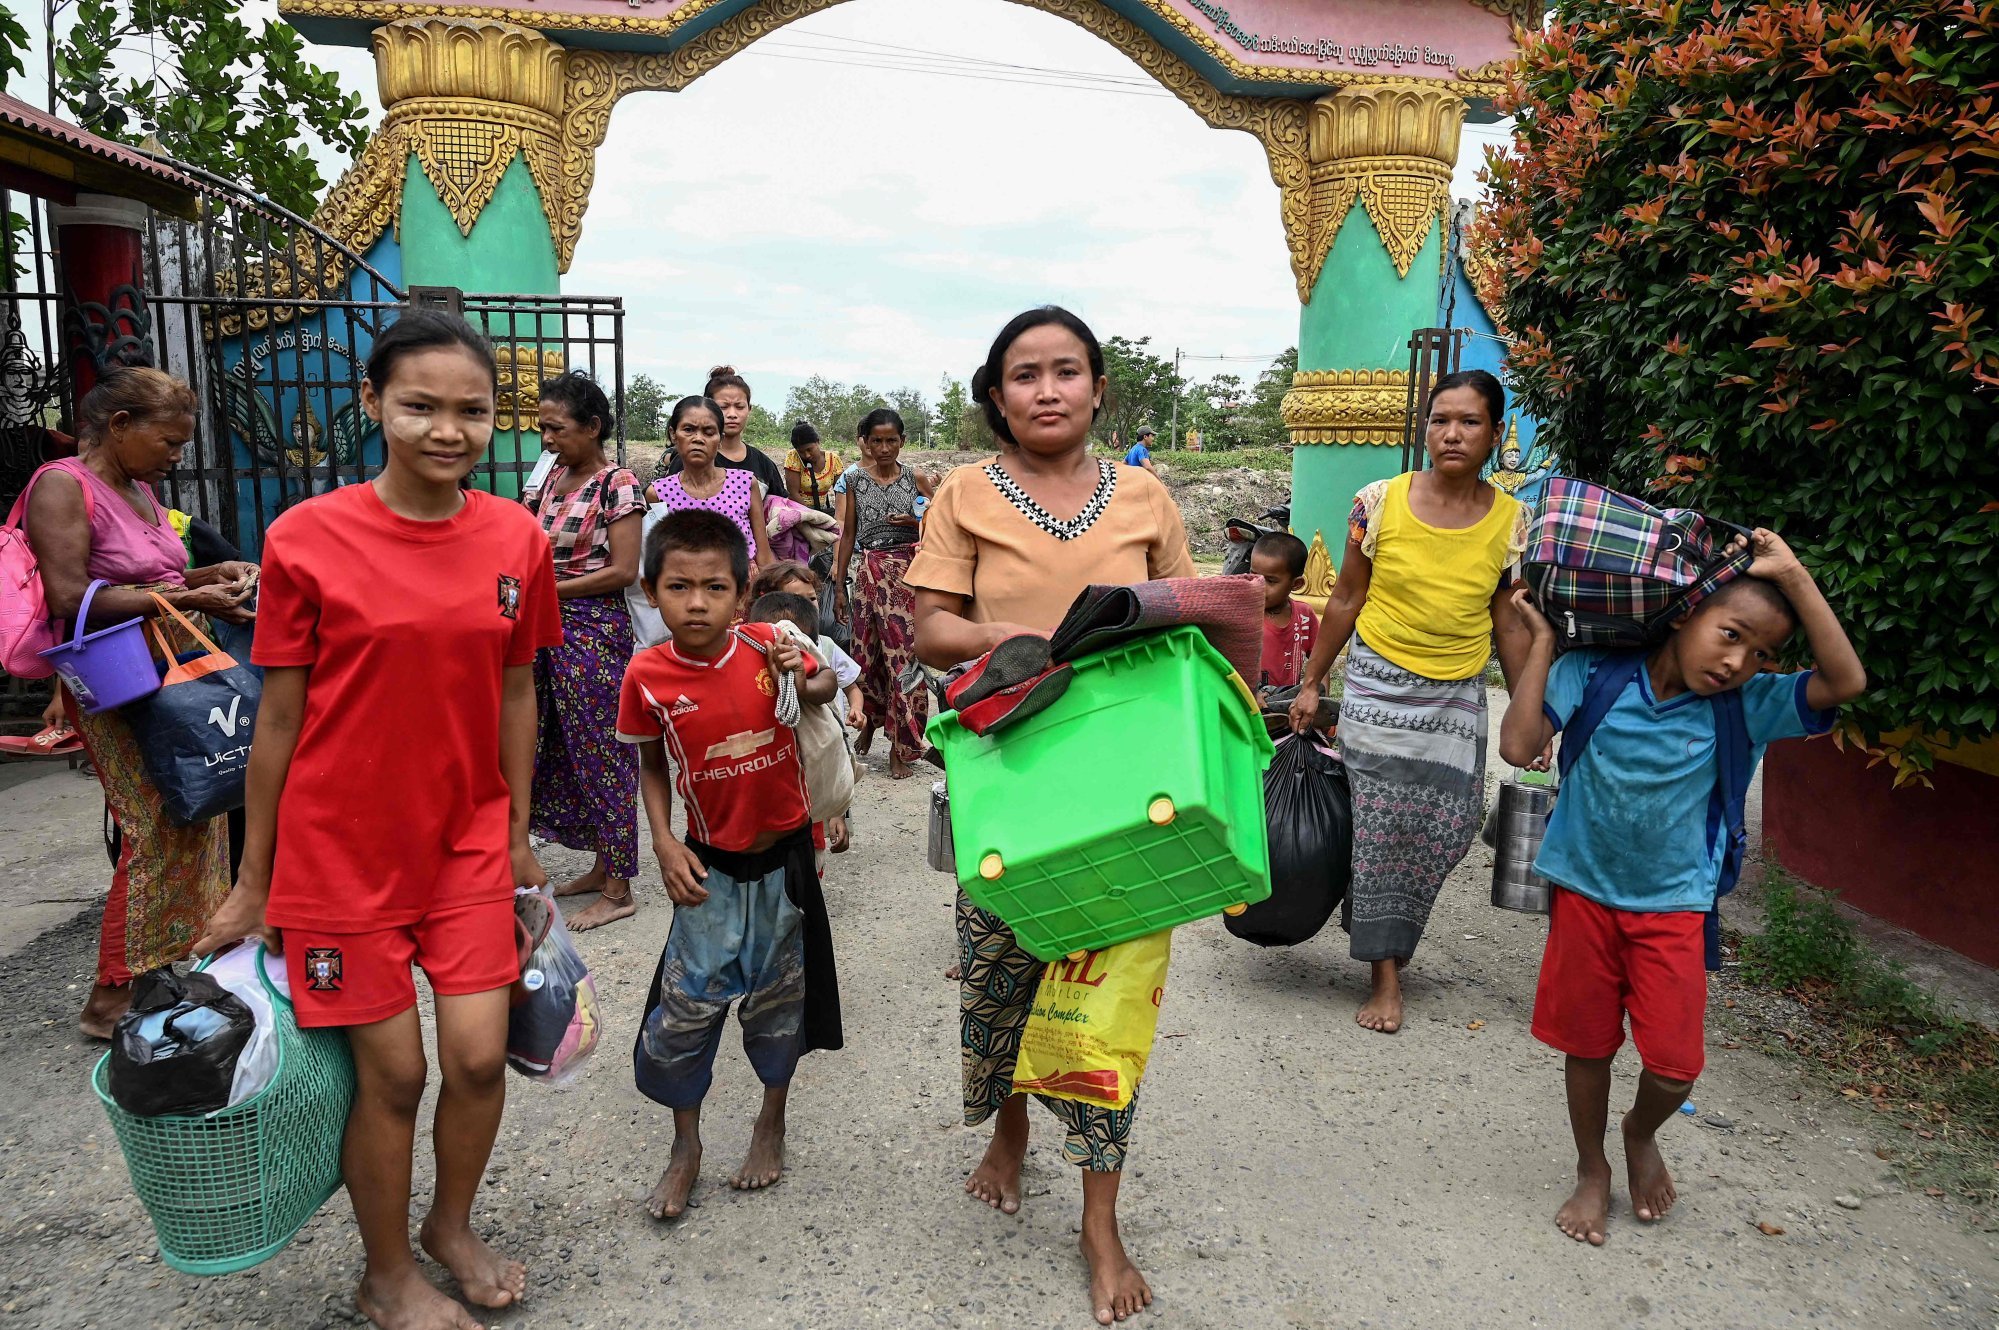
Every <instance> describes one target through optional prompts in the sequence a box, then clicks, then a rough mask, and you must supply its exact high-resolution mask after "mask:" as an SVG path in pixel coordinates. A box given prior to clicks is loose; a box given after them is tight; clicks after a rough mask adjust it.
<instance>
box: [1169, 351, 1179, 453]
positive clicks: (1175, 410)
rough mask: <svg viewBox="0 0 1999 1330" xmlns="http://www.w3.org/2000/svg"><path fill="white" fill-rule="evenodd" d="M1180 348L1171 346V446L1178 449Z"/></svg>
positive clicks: (1176, 450)
mask: <svg viewBox="0 0 1999 1330" xmlns="http://www.w3.org/2000/svg"><path fill="white" fill-rule="evenodd" d="M1180 354H1181V353H1180V348H1179V347H1177V346H1176V347H1174V348H1173V438H1172V441H1171V442H1172V447H1173V450H1174V451H1175V452H1178V451H1179V450H1180Z"/></svg>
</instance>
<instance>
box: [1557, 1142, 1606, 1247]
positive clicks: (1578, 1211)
mask: <svg viewBox="0 0 1999 1330" xmlns="http://www.w3.org/2000/svg"><path fill="white" fill-rule="evenodd" d="M1609 1222H1610V1164H1609V1162H1608V1161H1606V1162H1605V1163H1604V1164H1603V1166H1602V1167H1601V1168H1584V1167H1582V1166H1581V1165H1578V1166H1577V1167H1576V1189H1575V1191H1573V1192H1571V1193H1570V1194H1569V1199H1568V1200H1566V1201H1564V1202H1562V1208H1561V1209H1559V1210H1557V1211H1556V1212H1555V1227H1556V1228H1559V1229H1561V1230H1562V1232H1564V1233H1566V1234H1568V1235H1569V1236H1570V1237H1572V1238H1574V1239H1575V1240H1576V1241H1577V1242H1587V1243H1588V1244H1589V1245H1590V1246H1592V1247H1601V1246H1602V1245H1603V1235H1604V1231H1605V1229H1606V1228H1607V1227H1608V1226H1609Z"/></svg>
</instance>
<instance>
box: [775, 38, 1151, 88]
mask: <svg viewBox="0 0 1999 1330" xmlns="http://www.w3.org/2000/svg"><path fill="white" fill-rule="evenodd" d="M746 54H748V55H752V56H762V57H763V58H764V59H766V60H796V61H800V62H801V63H804V64H812V65H845V66H848V67H850V68H854V69H885V70H891V71H894V72H897V73H903V74H931V75H934V76H936V77H938V78H957V79H971V80H974V81H976V82H981V83H1023V84H1027V85H1028V86H1030V87H1041V88H1066V89H1069V90H1071V91H1075V92H1103V93H1110V94H1113V95H1115V96H1120V97H1152V98H1161V97H1164V98H1172V97H1173V94H1172V93H1170V92H1166V91H1164V90H1160V91H1157V92H1147V91H1144V90H1142V89H1139V88H1125V87H1112V86H1106V85H1103V84H1098V83H1086V82H1073V81H1063V80H1056V79H1042V78H1009V77H1004V76H1001V75H997V74H981V73H972V72H968V71H957V70H950V69H926V68H920V67H917V66H913V65H896V64H879V63H874V62H870V61H866V60H842V59H838V58H836V57H832V56H811V55H783V54H779V53H777V52H764V51H762V50H760V49H753V50H750V51H748V52H746ZM1175 100H1177V99H1175Z"/></svg>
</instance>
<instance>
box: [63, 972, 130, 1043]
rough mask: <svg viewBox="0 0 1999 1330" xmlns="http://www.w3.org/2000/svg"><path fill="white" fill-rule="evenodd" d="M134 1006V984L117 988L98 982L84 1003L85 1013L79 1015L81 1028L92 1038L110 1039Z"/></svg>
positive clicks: (77, 1022)
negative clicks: (119, 1023) (122, 1017)
mask: <svg viewBox="0 0 1999 1330" xmlns="http://www.w3.org/2000/svg"><path fill="white" fill-rule="evenodd" d="M131 1006H132V986H131V985H130V984H120V985H118V986H117V987H116V988H113V987H111V986H110V985H108V984H97V985H95V986H94V987H92V988H91V990H90V1000H89V1001H88V1002H85V1003H84V1004H83V1014H82V1015H81V1016H79V1017H77V1021H76V1025H77V1028H78V1029H79V1030H82V1031H83V1033H84V1034H85V1035H86V1036H87V1037H88V1038H91V1039H109V1038H110V1037H111V1032H112V1030H113V1029H114V1028H116V1026H117V1024H118V1018H119V1017H120V1016H123V1015H124V1014H125V1013H126V1011H127V1010H129V1009H130V1008H131Z"/></svg>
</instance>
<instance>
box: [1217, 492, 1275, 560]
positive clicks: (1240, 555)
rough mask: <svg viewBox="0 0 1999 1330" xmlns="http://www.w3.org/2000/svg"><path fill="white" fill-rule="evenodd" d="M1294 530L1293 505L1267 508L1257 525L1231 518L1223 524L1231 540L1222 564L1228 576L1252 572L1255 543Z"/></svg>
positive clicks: (1245, 518) (1243, 519) (1249, 521)
mask: <svg viewBox="0 0 1999 1330" xmlns="http://www.w3.org/2000/svg"><path fill="white" fill-rule="evenodd" d="M1290 529H1291V505H1290V504H1288V503H1287V504H1278V505H1276V506H1274V507H1270V508H1265V509H1264V510H1263V511H1262V512H1261V513H1259V514H1257V517H1256V519H1255V520H1254V521H1251V520H1250V519H1249V518H1247V517H1231V518H1229V519H1228V521H1226V522H1224V523H1222V534H1223V535H1224V536H1226V537H1227V538H1228V542H1229V552H1228V554H1227V555H1226V556H1225V557H1224V558H1223V560H1222V572H1223V573H1225V574H1233V573H1246V572H1248V571H1249V556H1250V551H1251V550H1252V549H1253V548H1254V547H1255V545H1256V542H1257V541H1259V540H1261V539H1263V538H1264V537H1265V536H1274V535H1278V534H1281V533H1283V532H1285V531H1289V530H1290Z"/></svg>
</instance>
